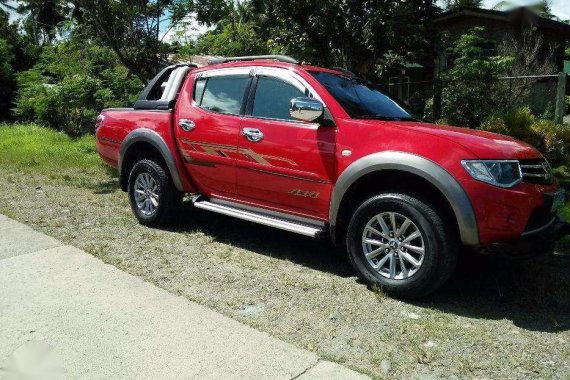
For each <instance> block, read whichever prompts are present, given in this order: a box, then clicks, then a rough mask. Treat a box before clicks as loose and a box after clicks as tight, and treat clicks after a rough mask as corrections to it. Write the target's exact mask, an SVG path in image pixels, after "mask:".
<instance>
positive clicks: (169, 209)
mask: <svg viewBox="0 0 570 380" xmlns="http://www.w3.org/2000/svg"><path fill="white" fill-rule="evenodd" d="M128 193H129V201H130V203H131V209H132V210H133V212H134V214H135V216H136V217H137V219H138V221H139V222H140V223H141V224H143V225H146V226H159V225H165V224H168V223H170V222H171V221H172V219H173V217H174V216H175V215H176V211H177V209H178V208H179V207H180V206H181V202H182V195H183V194H182V193H180V192H179V191H177V190H176V188H175V187H174V184H173V183H172V179H171V178H170V175H169V174H168V172H167V171H166V170H165V169H164V168H163V167H162V166H161V165H160V164H158V163H157V162H155V161H153V160H149V159H144V160H140V161H138V162H137V163H136V164H135V165H134V166H133V168H132V170H131V173H130V175H129V184H128Z"/></svg>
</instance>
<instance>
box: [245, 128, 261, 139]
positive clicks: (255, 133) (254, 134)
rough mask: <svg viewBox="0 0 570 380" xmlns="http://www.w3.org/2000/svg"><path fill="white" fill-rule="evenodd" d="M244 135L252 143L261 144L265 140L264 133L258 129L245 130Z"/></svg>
mask: <svg viewBox="0 0 570 380" xmlns="http://www.w3.org/2000/svg"><path fill="white" fill-rule="evenodd" d="M242 134H243V135H244V136H245V138H246V139H248V140H249V141H251V142H259V141H261V140H263V132H261V131H260V130H259V129H256V128H244V129H243V131H242Z"/></svg>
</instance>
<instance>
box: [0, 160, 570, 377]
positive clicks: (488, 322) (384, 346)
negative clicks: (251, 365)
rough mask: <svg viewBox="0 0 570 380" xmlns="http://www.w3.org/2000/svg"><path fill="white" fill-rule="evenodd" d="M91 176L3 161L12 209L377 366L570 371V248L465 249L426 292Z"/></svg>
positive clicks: (272, 325) (262, 322) (510, 373)
mask: <svg viewBox="0 0 570 380" xmlns="http://www.w3.org/2000/svg"><path fill="white" fill-rule="evenodd" d="M92 182H93V183H95V185H94V186H89V187H87V188H81V187H76V186H73V185H72V184H70V183H66V182H65V181H64V180H56V179H50V178H48V177H47V176H43V175H39V174H38V175H33V174H26V175H22V173H21V172H17V171H11V170H10V169H9V168H5V167H4V168H0V189H2V191H0V213H3V214H6V215H8V216H10V217H12V218H14V219H16V220H18V221H21V222H25V223H28V224H29V225H31V226H32V227H34V228H36V229H38V230H40V231H42V232H45V233H47V234H49V235H51V236H54V237H55V238H57V239H60V240H62V241H64V242H65V243H67V244H71V245H74V246H76V247H79V248H81V249H83V250H85V251H87V252H89V253H91V254H93V255H94V256H96V257H99V258H101V259H102V260H104V261H105V262H107V263H110V264H112V265H115V266H117V267H118V268H120V269H122V270H124V271H126V272H129V273H131V274H133V275H136V276H140V277H141V278H143V279H145V280H146V281H149V282H151V283H154V284H156V285H157V286H159V287H162V288H164V289H166V290H168V291H170V292H172V293H175V294H178V295H181V296H183V297H187V298H189V299H191V300H193V301H196V302H199V303H201V304H203V305H205V306H208V307H211V308H213V309H215V310H217V311H219V312H221V313H223V314H225V315H228V316H231V317H233V318H235V319H237V320H240V321H242V322H244V323H247V324H249V325H251V326H253V327H255V328H257V329H259V330H262V331H266V332H268V333H269V334H271V335H273V336H276V337H278V338H281V339H283V340H286V341H288V342H291V343H293V344H295V345H297V346H299V347H302V348H306V349H309V350H312V351H314V352H316V353H317V354H319V355H320V356H321V357H323V358H325V359H327V360H333V361H336V362H339V363H343V364H344V365H347V366H349V367H352V368H354V369H356V370H359V371H361V372H365V373H367V374H370V375H372V376H374V377H376V378H388V377H389V378H426V379H427V378H430V379H431V378H465V377H469V378H502V379H523V378H529V379H530V378H532V379H534V378H545V379H568V378H570V331H569V330H570V297H569V293H570V270H569V269H570V257H568V256H558V257H550V258H531V259H517V260H514V259H506V258H500V257H495V256H475V255H472V254H469V253H465V254H464V255H462V258H461V260H460V265H459V268H458V270H457V273H456V275H454V277H453V278H452V279H451V281H450V282H449V283H448V284H447V285H446V286H445V287H444V288H443V289H442V290H441V291H439V292H438V293H437V294H435V295H434V296H431V297H429V298H427V299H425V300H422V301H421V302H403V301H399V300H395V299H392V298H390V297H388V296H386V295H384V294H382V293H381V292H379V291H377V290H373V289H370V288H368V287H367V286H366V285H364V284H362V283H360V282H359V281H358V280H357V278H356V276H355V274H354V272H353V271H352V269H351V268H350V265H349V263H348V261H347V259H346V258H345V257H344V255H343V254H342V253H341V252H339V251H338V250H336V249H335V248H334V247H333V246H332V245H331V244H330V243H328V242H327V241H315V240H311V239H308V238H304V237H301V236H296V235H293V234H290V233H287V232H282V231H278V230H273V229H270V228H266V227H263V226H259V225H255V224H251V223H247V222H242V221H239V220H235V219H231V218H229V217H224V216H221V215H216V214H211V213H208V212H206V211H200V210H194V209H192V208H191V207H190V206H189V205H186V206H185V207H184V209H182V210H181V216H180V218H179V219H180V220H179V221H178V222H177V224H176V225H174V226H173V227H170V228H166V229H151V228H146V227H143V226H140V225H138V224H137V223H136V221H135V218H134V217H133V216H132V215H131V211H130V208H129V205H128V202H127V197H126V195H125V194H124V193H122V192H121V191H120V190H118V189H117V183H116V180H113V179H112V178H100V179H97V178H94V179H92Z"/></svg>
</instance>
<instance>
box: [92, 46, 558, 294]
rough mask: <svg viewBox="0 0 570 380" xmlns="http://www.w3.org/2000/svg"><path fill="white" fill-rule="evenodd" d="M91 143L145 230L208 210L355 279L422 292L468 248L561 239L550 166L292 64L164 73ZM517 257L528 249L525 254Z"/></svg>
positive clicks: (523, 149)
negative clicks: (341, 252) (317, 256)
mask: <svg viewBox="0 0 570 380" xmlns="http://www.w3.org/2000/svg"><path fill="white" fill-rule="evenodd" d="M96 134H97V148H98V151H99V154H100V155H101V157H102V158H103V160H104V161H105V162H107V163H108V164H110V165H112V166H113V167H116V168H118V171H119V180H120V184H121V188H122V189H123V190H124V191H127V192H128V195H129V199H130V202H131V207H132V209H133V212H134V214H135V216H136V217H137V218H138V220H139V221H140V223H142V224H145V225H149V226H153V225H161V224H166V223H169V222H171V221H172V216H173V215H175V213H176V212H177V211H178V210H179V206H180V204H181V201H182V198H183V196H184V195H185V194H190V195H191V198H190V199H191V202H192V203H193V205H194V206H195V207H196V208H201V209H205V210H209V211H213V212H217V213H220V214H225V215H230V216H233V217H236V218H240V219H245V220H249V221H251V222H255V223H260V224H264V225H268V226H271V227H275V228H280V229H283V230H287V231H290V232H294V233H298V234H302V235H305V236H309V237H314V238H319V237H330V239H331V240H332V241H333V242H334V243H335V244H336V245H338V246H340V247H344V248H345V249H346V250H347V252H348V256H349V258H350V261H351V263H352V265H353V267H354V269H355V271H356V272H357V273H358V275H359V276H360V277H361V278H362V279H363V280H365V281H367V282H369V283H374V284H378V285H379V286H381V287H382V288H384V289H385V290H386V291H387V292H389V293H391V294H393V295H395V296H399V297H406V298H414V297H421V296H424V295H426V294H429V293H431V292H433V291H434V290H436V289H437V288H438V287H439V286H441V285H442V284H443V283H444V282H445V281H446V280H447V279H448V278H449V276H450V275H451V273H452V271H453V269H454V266H455V263H456V260H457V256H458V253H459V250H460V248H461V247H462V246H467V247H471V248H475V249H477V250H492V251H495V250H500V251H510V252H522V251H525V253H530V254H535V255H538V254H541V253H545V252H546V253H548V252H552V249H553V245H554V243H555V241H556V239H558V238H559V237H560V236H561V235H563V234H565V233H566V232H567V230H568V227H567V224H565V223H563V222H562V221H560V220H559V219H558V217H557V216H556V212H557V210H558V208H559V207H560V206H561V205H562V203H563V202H564V199H565V195H564V191H563V190H561V189H560V187H559V185H558V183H557V182H556V181H555V179H554V178H553V176H552V171H551V169H550V166H549V164H548V162H547V161H546V159H544V157H542V156H541V154H540V153H539V152H538V151H537V150H536V149H534V148H532V147H531V146H529V145H527V144H525V143H523V142H520V141H517V140H514V139H512V138H510V137H506V136H502V135H497V134H492V133H487V132H483V131H476V130H467V129H462V128H455V127H451V126H442V125H433V124H429V123H424V122H420V121H417V120H415V119H413V118H412V117H411V116H410V115H409V114H408V113H407V112H406V111H405V110H404V109H403V108H402V107H400V106H399V105H398V104H397V103H396V102H395V101H393V100H392V99H390V98H389V97H388V96H386V95H385V94H383V93H382V92H380V91H379V90H378V89H376V88H375V87H374V86H372V85H370V84H369V83H367V82H366V81H363V80H361V79H359V78H357V77H356V76H354V75H352V74H350V73H348V72H346V71H344V70H336V69H327V68H321V67H314V66H309V65H304V64H299V63H297V62H296V61H295V60H293V59H292V58H289V57H283V56H264V57H235V58H228V59H222V60H219V61H218V62H214V63H213V64H211V65H208V66H206V67H202V68H198V67H195V66H193V65H177V66H171V67H168V68H166V69H165V70H163V71H162V72H161V73H159V74H158V75H157V76H156V77H155V78H154V79H153V80H152V81H151V82H150V83H149V85H148V86H147V87H146V88H145V90H144V91H143V93H142V94H141V96H140V99H139V100H138V101H137V102H136V103H135V105H134V107H133V108H128V109H106V110H103V111H102V113H101V115H100V116H99V117H98V118H97V122H96ZM523 248H524V249H523Z"/></svg>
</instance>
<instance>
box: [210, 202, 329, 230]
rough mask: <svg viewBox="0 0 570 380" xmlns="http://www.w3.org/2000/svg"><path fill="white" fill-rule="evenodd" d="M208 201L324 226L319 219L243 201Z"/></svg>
mask: <svg viewBox="0 0 570 380" xmlns="http://www.w3.org/2000/svg"><path fill="white" fill-rule="evenodd" d="M210 202H212V203H216V204H220V205H222V206H228V207H232V208H237V209H243V210H245V211H250V212H253V213H256V214H263V215H267V216H271V217H275V218H280V219H287V220H292V221H295V222H299V223H303V224H308V225H313V226H317V227H324V226H325V222H323V221H321V220H317V219H311V218H307V217H303V216H298V215H293V214H287V213H284V212H279V211H274V210H269V209H266V208H261V207H255V206H250V205H246V204H243V203H238V202H232V201H228V200H225V199H219V198H210Z"/></svg>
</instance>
